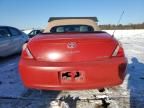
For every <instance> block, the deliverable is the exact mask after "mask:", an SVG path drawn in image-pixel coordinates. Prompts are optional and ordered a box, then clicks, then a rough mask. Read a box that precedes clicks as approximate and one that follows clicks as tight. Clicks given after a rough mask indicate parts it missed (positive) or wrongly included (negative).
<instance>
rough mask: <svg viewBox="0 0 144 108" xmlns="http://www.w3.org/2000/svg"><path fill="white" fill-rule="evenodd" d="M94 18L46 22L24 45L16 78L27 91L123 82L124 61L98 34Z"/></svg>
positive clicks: (104, 35)
mask: <svg viewBox="0 0 144 108" xmlns="http://www.w3.org/2000/svg"><path fill="white" fill-rule="evenodd" d="M96 21H97V20H96V18H95V17H84V18H82V17H72V18H50V20H49V25H48V27H47V28H46V29H45V31H44V33H43V34H40V35H39V36H36V37H34V38H32V39H31V40H30V41H29V42H28V44H25V45H24V49H23V52H22V56H21V60H20V63H19V69H20V74H21V77H22V80H23V82H24V85H25V86H26V87H28V88H34V89H46V90H50V89H51V90H64V89H91V88H99V89H100V88H104V87H112V86H115V85H119V84H121V83H122V82H123V80H124V77H125V72H126V66H127V59H126V58H125V54H124V51H123V48H122V46H121V45H120V44H119V42H118V41H117V40H116V39H115V38H113V37H112V36H111V35H110V34H108V33H106V32H102V31H99V28H98V26H97V23H96Z"/></svg>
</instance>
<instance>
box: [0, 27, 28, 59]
mask: <svg viewBox="0 0 144 108" xmlns="http://www.w3.org/2000/svg"><path fill="white" fill-rule="evenodd" d="M28 39H29V38H28V36H27V35H26V34H25V33H23V32H21V31H20V30H18V29H16V28H14V27H9V26H0V57H5V56H8V55H11V54H15V53H18V52H20V51H21V50H22V46H23V44H24V43H26V42H27V41H28Z"/></svg>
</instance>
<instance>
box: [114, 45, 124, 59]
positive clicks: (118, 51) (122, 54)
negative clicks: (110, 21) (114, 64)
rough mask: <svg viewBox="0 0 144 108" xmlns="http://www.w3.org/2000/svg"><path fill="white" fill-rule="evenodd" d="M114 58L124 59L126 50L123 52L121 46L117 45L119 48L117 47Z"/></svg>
mask: <svg viewBox="0 0 144 108" xmlns="http://www.w3.org/2000/svg"><path fill="white" fill-rule="evenodd" d="M112 56H113V57H124V56H125V54H124V50H123V48H122V45H121V44H119V45H117V47H116V49H115V50H114V52H113V54H112Z"/></svg>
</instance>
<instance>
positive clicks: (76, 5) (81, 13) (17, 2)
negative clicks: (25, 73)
mask: <svg viewBox="0 0 144 108" xmlns="http://www.w3.org/2000/svg"><path fill="white" fill-rule="evenodd" d="M123 10H124V11H125V14H124V15H123V18H122V20H121V24H130V23H142V22H144V0H0V25H9V26H14V27H17V28H21V29H27V28H43V27H45V26H47V23H48V19H49V17H87V16H88V17H89V16H92V17H93V16H96V17H97V18H98V20H99V24H117V22H118V19H119V17H120V15H121V13H122V11H123Z"/></svg>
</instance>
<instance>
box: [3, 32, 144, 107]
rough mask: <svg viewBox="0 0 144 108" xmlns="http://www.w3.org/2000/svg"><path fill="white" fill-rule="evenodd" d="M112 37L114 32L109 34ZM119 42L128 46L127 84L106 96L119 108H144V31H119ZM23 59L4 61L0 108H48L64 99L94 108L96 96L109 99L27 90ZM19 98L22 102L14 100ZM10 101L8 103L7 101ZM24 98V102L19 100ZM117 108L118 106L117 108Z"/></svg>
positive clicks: (92, 94) (81, 93) (91, 94)
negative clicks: (20, 68) (21, 68)
mask: <svg viewBox="0 0 144 108" xmlns="http://www.w3.org/2000/svg"><path fill="white" fill-rule="evenodd" d="M105 31H107V32H108V33H110V34H112V33H113V30H105ZM115 38H117V39H118V40H119V41H120V42H121V43H122V44H123V46H124V50H125V54H126V56H127V58H128V62H129V64H128V68H127V70H128V72H127V75H126V78H125V81H124V83H123V84H122V85H120V86H118V87H113V88H109V89H108V90H107V92H105V93H106V95H108V96H110V97H111V98H113V100H114V101H115V102H116V104H117V105H118V106H119V108H129V107H130V108H143V105H144V30H117V31H116V32H115ZM19 57H20V56H19V55H14V56H11V57H8V58H4V59H0V108H47V107H48V106H49V103H50V102H51V101H52V100H54V99H56V98H61V99H63V100H64V101H66V102H67V103H68V104H69V105H70V108H75V107H76V106H77V108H92V107H94V101H92V100H91V101H89V102H88V101H87V98H88V99H94V98H95V95H105V94H103V93H99V92H98V91H97V90H96V89H93V90H82V91H78V90H76V91H43V92H42V93H41V92H39V91H38V90H27V89H26V88H25V87H23V85H22V82H21V80H20V76H19V73H18V62H19ZM1 97H3V98H1ZM9 97H16V98H18V99H10V98H9ZM4 98H7V99H4ZM19 98H20V99H19ZM114 108H116V106H115V107H114Z"/></svg>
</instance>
